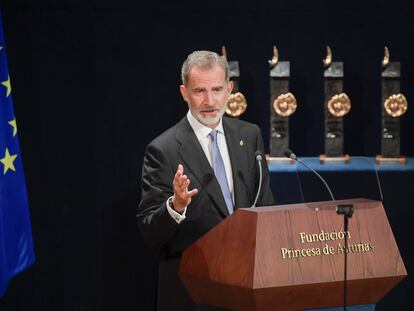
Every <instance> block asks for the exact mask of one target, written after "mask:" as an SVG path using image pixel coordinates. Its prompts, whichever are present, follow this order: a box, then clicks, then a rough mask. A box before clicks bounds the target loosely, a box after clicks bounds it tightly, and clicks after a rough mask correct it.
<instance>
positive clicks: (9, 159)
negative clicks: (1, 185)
mask: <svg viewBox="0 0 414 311" xmlns="http://www.w3.org/2000/svg"><path fill="white" fill-rule="evenodd" d="M16 158H17V154H12V155H10V153H9V149H7V148H6V153H5V154H4V158H3V159H0V162H1V163H3V164H4V170H3V175H6V173H7V171H8V170H12V171H14V172H15V171H16V168H15V167H14V164H13V161H14V160H16Z"/></svg>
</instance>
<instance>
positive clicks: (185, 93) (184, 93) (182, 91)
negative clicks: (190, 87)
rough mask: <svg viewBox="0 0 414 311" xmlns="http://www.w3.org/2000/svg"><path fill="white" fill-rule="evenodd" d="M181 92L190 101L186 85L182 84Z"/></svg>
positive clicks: (185, 99) (186, 100)
mask: <svg viewBox="0 0 414 311" xmlns="http://www.w3.org/2000/svg"><path fill="white" fill-rule="evenodd" d="M180 93H181V96H182V97H183V99H184V101H185V102H188V91H187V89H186V87H185V86H184V85H183V84H181V85H180Z"/></svg>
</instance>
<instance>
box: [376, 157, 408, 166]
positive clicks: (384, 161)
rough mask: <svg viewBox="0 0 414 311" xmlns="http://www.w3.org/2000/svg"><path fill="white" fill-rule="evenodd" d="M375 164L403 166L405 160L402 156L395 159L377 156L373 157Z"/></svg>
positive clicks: (405, 162)
mask: <svg viewBox="0 0 414 311" xmlns="http://www.w3.org/2000/svg"><path fill="white" fill-rule="evenodd" d="M375 163H377V164H400V165H405V164H407V159H406V158H405V157H403V156H400V157H396V158H386V157H383V156H382V155H377V156H376V157H375Z"/></svg>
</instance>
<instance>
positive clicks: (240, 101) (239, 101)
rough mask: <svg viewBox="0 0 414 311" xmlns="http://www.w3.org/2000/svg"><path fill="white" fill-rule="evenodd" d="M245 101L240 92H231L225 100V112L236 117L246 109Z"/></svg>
mask: <svg viewBox="0 0 414 311" xmlns="http://www.w3.org/2000/svg"><path fill="white" fill-rule="evenodd" d="M246 108H247V101H246V98H245V97H244V95H243V94H242V93H240V92H237V93H234V94H231V95H230V96H229V99H228V100H227V109H226V113H227V114H228V115H230V116H232V117H238V116H240V115H241V114H242V113H243V112H245V111H246Z"/></svg>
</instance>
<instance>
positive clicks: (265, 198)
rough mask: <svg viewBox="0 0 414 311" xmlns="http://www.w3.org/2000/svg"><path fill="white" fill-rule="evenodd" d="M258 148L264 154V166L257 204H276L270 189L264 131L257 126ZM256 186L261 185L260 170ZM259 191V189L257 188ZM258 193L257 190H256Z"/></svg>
mask: <svg viewBox="0 0 414 311" xmlns="http://www.w3.org/2000/svg"><path fill="white" fill-rule="evenodd" d="M257 150H260V151H261V152H262V155H263V161H262V168H263V183H262V190H261V194H260V196H259V199H258V201H257V206H267V205H274V204H275V203H274V199H273V194H272V190H271V189H270V173H269V167H268V166H267V161H266V159H265V150H264V144H263V139H262V133H261V131H260V129H259V127H257ZM256 176H257V177H256V183H255V184H256V185H257V186H256V187H258V185H259V172H257V174H256ZM255 191H257V189H255ZM255 193H256V192H255Z"/></svg>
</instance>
